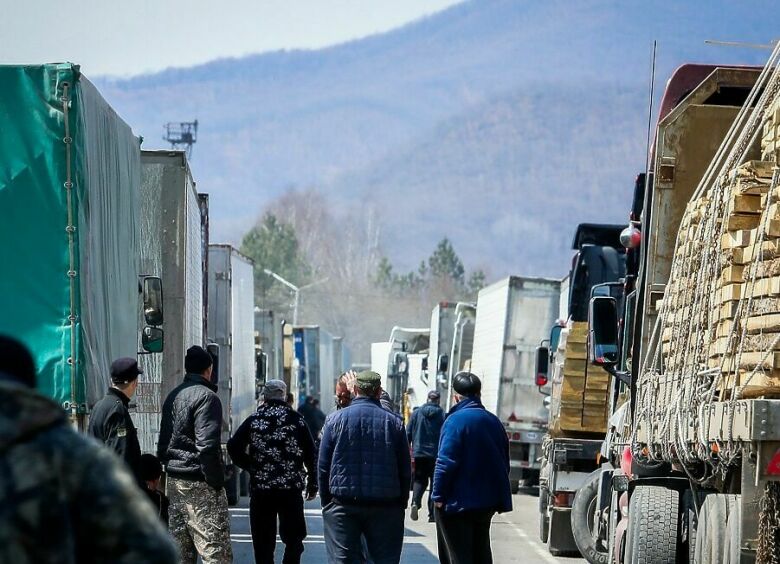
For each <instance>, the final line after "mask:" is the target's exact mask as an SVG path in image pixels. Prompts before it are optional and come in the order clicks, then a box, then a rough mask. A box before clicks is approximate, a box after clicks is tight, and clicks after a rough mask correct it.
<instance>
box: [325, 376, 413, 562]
mask: <svg viewBox="0 0 780 564" xmlns="http://www.w3.org/2000/svg"><path fill="white" fill-rule="evenodd" d="M355 392H356V397H355V398H354V399H353V400H352V402H351V404H350V405H349V406H348V407H344V408H343V409H340V410H338V411H336V412H334V413H331V414H330V415H329V416H328V418H327V419H326V421H325V426H324V427H323V431H322V442H321V444H320V454H319V460H318V475H319V484H320V497H321V499H322V506H323V507H322V516H323V525H324V532H325V548H326V551H327V554H328V561H329V562H359V561H360V558H361V540H360V537H361V535H364V536H365V539H366V545H367V547H368V552H369V554H370V556H371V559H372V560H373V561H374V562H375V563H376V564H397V563H398V562H399V561H400V559H401V548H402V546H403V537H404V512H405V510H406V505H407V502H408V500H409V485H410V482H411V473H412V472H411V460H410V456H409V444H408V442H407V440H406V433H405V431H404V426H403V422H402V421H401V420H399V419H398V418H397V417H396V416H395V415H393V414H392V413H390V412H388V411H387V410H385V409H384V408H382V406H381V404H380V403H379V397H380V395H381V393H382V386H381V378H380V376H379V374H377V373H376V372H371V371H365V372H361V373H360V374H358V375H357V378H356V381H355Z"/></svg>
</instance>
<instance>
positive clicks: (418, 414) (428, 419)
mask: <svg viewBox="0 0 780 564" xmlns="http://www.w3.org/2000/svg"><path fill="white" fill-rule="evenodd" d="M442 425H444V410H443V409H442V408H441V407H439V406H438V405H436V404H433V403H426V404H425V405H423V406H422V407H420V408H419V409H416V410H415V411H414V413H412V419H411V421H410V422H409V430H408V435H409V442H410V443H412V451H413V453H414V456H415V458H436V453H437V451H438V450H439V437H440V435H441V428H442Z"/></svg>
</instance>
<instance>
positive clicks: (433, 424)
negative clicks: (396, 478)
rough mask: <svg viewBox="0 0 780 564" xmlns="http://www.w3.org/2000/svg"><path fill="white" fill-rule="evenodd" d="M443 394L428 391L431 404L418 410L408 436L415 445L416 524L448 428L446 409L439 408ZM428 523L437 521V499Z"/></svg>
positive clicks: (412, 419) (413, 503) (431, 504)
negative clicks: (443, 428) (435, 517)
mask: <svg viewBox="0 0 780 564" xmlns="http://www.w3.org/2000/svg"><path fill="white" fill-rule="evenodd" d="M440 399H441V395H440V394H439V392H436V391H432V392H428V403H426V404H425V405H423V406H422V407H420V408H419V409H415V410H414V413H412V418H411V420H410V421H409V427H408V429H407V430H406V435H407V437H408V438H409V444H410V445H412V457H413V458H414V486H413V490H412V521H417V518H418V512H419V510H420V507H422V497H423V494H424V493H425V490H426V489H427V488H428V484H429V483H430V482H432V481H433V468H434V466H435V464H436V454H437V452H438V450H439V436H440V435H441V427H442V425H444V410H443V409H442V408H441V407H439V401H440ZM428 521H429V522H430V523H432V522H433V521H434V519H433V500H432V499H431V498H430V497H429V498H428Z"/></svg>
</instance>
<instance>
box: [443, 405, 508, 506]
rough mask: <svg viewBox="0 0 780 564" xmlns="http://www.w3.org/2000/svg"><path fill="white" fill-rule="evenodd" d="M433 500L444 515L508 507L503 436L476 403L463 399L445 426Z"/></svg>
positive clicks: (500, 428)
mask: <svg viewBox="0 0 780 564" xmlns="http://www.w3.org/2000/svg"><path fill="white" fill-rule="evenodd" d="M433 499H434V501H437V502H438V501H443V502H444V503H445V511H447V512H461V511H469V510H474V509H491V510H494V511H499V512H502V511H511V509H512V494H511V491H510V487H509V442H508V440H507V438H506V432H505V431H504V427H503V425H502V424H501V421H500V420H499V419H498V418H497V417H496V416H495V415H493V414H492V413H490V412H488V411H487V410H486V409H485V408H484V407H483V406H482V404H481V403H480V402H479V401H478V400H476V399H473V398H465V399H463V400H462V401H461V402H460V403H458V404H457V405H456V406H455V407H454V408H453V409H452V410H451V411H450V414H449V416H448V417H447V420H446V421H445V422H444V426H443V427H442V436H441V442H440V444H439V454H438V458H437V459H436V470H435V472H434V478H433Z"/></svg>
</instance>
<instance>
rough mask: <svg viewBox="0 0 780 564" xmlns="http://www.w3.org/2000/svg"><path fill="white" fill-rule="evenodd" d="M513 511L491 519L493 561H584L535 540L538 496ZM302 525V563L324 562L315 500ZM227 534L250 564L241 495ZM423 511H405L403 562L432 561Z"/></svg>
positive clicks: (242, 562)
mask: <svg viewBox="0 0 780 564" xmlns="http://www.w3.org/2000/svg"><path fill="white" fill-rule="evenodd" d="M513 501H514V508H515V509H514V511H512V513H505V514H503V515H498V516H496V517H495V518H494V519H493V528H492V530H491V537H492V539H493V560H494V562H495V563H496V564H511V563H513V562H517V563H523V564H536V563H538V564H553V563H556V562H561V563H566V564H579V563H582V562H585V560H583V559H581V558H554V557H552V556H551V555H550V554H549V553H548V552H547V549H546V548H545V547H544V545H542V543H541V542H540V541H539V533H538V528H539V524H538V509H537V507H538V503H539V501H538V498H537V497H534V496H530V495H522V494H521V495H516V496H514V500H513ZM305 512H306V526H307V528H308V532H309V536H308V538H307V539H306V541H305V547H306V551H305V552H304V553H303V560H302V562H303V564H325V562H327V558H326V556H325V540H324V538H323V534H322V514H321V513H320V504H319V499H317V500H315V501H314V502H310V503H307V504H306V509H305ZM230 515H231V527H232V528H231V533H232V534H231V536H232V539H233V554H234V562H236V564H251V563H252V562H254V559H253V557H252V537H251V535H250V533H249V507H248V499H247V498H241V504H240V505H239V507H234V508H231V509H230ZM426 516H427V513H426V512H425V510H424V509H423V510H421V511H420V520H419V521H417V522H414V521H412V520H411V519H410V518H409V514H408V512H407V518H406V532H405V535H404V550H403V555H402V557H401V562H402V563H403V564H435V563H438V562H439V560H438V558H437V557H436V553H437V552H436V528H435V525H434V524H433V523H428V522H427V520H426ZM276 547H277V550H276V561H277V562H281V561H282V544H281V542H278V543H277V545H276Z"/></svg>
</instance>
